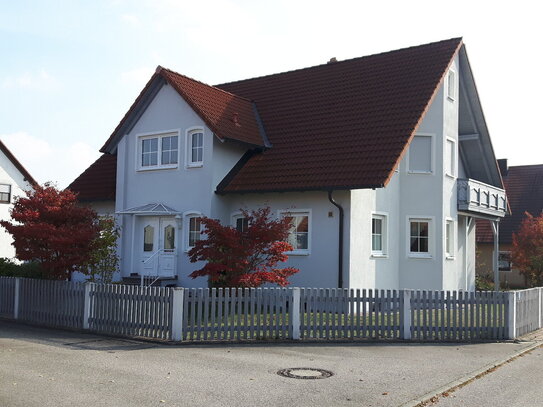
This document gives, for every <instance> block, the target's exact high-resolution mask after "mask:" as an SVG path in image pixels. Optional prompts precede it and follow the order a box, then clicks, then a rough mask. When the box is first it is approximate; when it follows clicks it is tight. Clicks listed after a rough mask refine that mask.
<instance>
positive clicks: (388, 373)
mask: <svg viewBox="0 0 543 407" xmlns="http://www.w3.org/2000/svg"><path fill="white" fill-rule="evenodd" d="M530 345H531V343H518V344H515V343H488V344H464V345H463V344H442V345H434V344H368V343H365V344H364V343H363V344H360V343H358V344H325V345H324V344H323V345H321V344H295V345H290V344H288V345H280V344H277V345H274V346H270V345H264V344H261V345H258V344H255V345H235V346H232V345H213V346H169V345H158V344H153V343H142V342H136V341H127V340H121V339H112V338H106V337H100V336H95V335H88V334H79V333H72V332H65V331H55V330H48V329H41V328H35V327H29V326H24V325H16V324H13V323H8V322H2V321H0V406H1V407H16V406H25V407H32V406H40V407H47V406H55V407H56V406H82V407H84V406H93V407H97V406H200V405H202V406H204V405H205V406H206V407H210V406H256V405H258V406H259V407H264V406H312V407H318V406H399V405H402V404H403V403H406V402H408V401H410V400H413V399H416V398H417V397H420V396H422V395H424V394H426V393H427V392H429V391H431V390H433V389H437V388H439V387H441V386H444V385H447V384H448V383H451V382H453V381H454V380H457V379H459V378H461V377H463V376H465V375H467V374H469V373H471V372H473V371H475V370H477V369H479V368H482V367H483V366H486V365H488V364H490V363H493V362H495V361H497V360H501V359H504V358H506V357H507V356H508V355H511V354H513V353H515V352H518V351H519V350H521V349H525V348H527V347H528V346H530ZM530 358H531V357H530ZM526 360H528V359H526ZM536 360H537V361H540V360H541V359H536ZM519 361H520V362H523V361H521V360H520V359H519ZM513 363H517V362H513ZM539 363H540V362H539ZM536 364H537V363H536ZM511 365H512V366H513V364H511ZM292 367H310V368H321V369H327V370H330V371H332V372H333V373H334V376H332V377H330V378H327V379H320V380H301V379H292V378H285V377H281V376H279V375H277V371H278V370H279V369H284V368H292ZM493 374H495V373H493ZM523 376H526V373H524V374H523ZM458 394H460V392H459V393H458ZM451 400H452V401H454V400H453V399H451ZM451 405H456V404H451ZM466 405H469V404H466ZM475 405H477V404H475ZM500 405H510V404H495V403H494V404H493V406H494V407H497V406H500ZM523 405H524V406H528V405H529V404H523Z"/></svg>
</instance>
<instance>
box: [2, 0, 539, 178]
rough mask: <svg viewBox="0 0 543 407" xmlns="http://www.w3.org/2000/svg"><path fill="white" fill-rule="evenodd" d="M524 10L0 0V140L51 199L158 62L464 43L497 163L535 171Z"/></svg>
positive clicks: (254, 67)
mask: <svg viewBox="0 0 543 407" xmlns="http://www.w3.org/2000/svg"><path fill="white" fill-rule="evenodd" d="M536 5H537V2H535V1H525V0H517V1H515V2H511V1H507V2H506V1H492V2H490V1H475V0H470V1H463V0H459V1H455V2H445V1H437V0H432V1H419V0H410V1H405V0H403V1H365V0H359V1H342V0H336V1H330V0H326V1H320V0H311V1H305V0H304V1H296V0H273V1H258V0H252V1H251V0H210V1H205V0H196V1H195V0H192V1H185V0H177V1H176V0H131V1H128V0H93V1H86V0H81V1H79V0H63V1H53V0H34V1H27V0H18V1H12V0H0V61H1V63H0V140H2V141H3V142H4V143H5V144H6V145H7V146H8V148H9V149H10V150H11V151H12V152H13V153H14V154H15V156H16V157H17V158H18V159H19V160H20V161H21V163H22V164H23V165H24V166H25V167H26V168H27V169H28V170H29V172H30V173H31V174H32V175H33V176H34V178H36V179H37V180H38V182H40V183H43V182H46V181H52V182H55V183H56V184H57V185H58V186H59V187H61V188H64V187H66V186H67V185H69V184H70V182H72V181H73V180H74V179H75V178H76V177H77V176H78V175H79V174H80V173H81V172H83V171H84V170H85V169H86V168H87V167H88V166H89V165H90V164H91V163H92V162H93V161H94V160H96V159H97V158H98V157H99V155H100V153H99V149H100V147H101V146H102V145H103V144H104V142H105V140H106V139H107V138H108V137H109V135H110V134H111V133H112V131H113V129H114V128H115V127H116V125H117V124H118V123H119V121H120V120H121V118H122V117H123V115H124V114H125V113H126V111H127V110H128V108H129V107H130V105H131V104H132V102H133V101H134V99H135V98H136V97H137V95H138V94H139V92H140V91H141V89H142V88H143V86H144V85H145V83H146V82H147V81H148V80H149V78H150V77H151V75H152V74H153V72H154V71H155V69H156V67H157V65H162V66H164V67H167V68H169V69H172V70H175V71H177V72H180V73H182V74H185V75H187V76H190V77H193V78H195V79H198V80H200V81H202V82H205V83H208V84H211V85H212V84H218V83H224V82H228V81H233V80H238V79H246V78H251V77H255V76H261V75H266V74H271V73H277V72H284V71H288V70H292V69H297V68H303V67H308V66H313V65H318V64H322V63H325V62H327V61H328V60H329V59H330V58H332V57H335V58H337V59H338V60H344V59H349V58H355V57H359V56H363V55H370V54H374V53H379V52H384V51H389V50H393V49H399V48H403V47H408V46H413V45H418V44H425V43H429V42H433V41H439V40H442V39H448V38H453V37H463V39H464V43H465V44H466V49H467V52H468V57H469V60H470V65H471V67H472V70H473V72H474V76H475V80H476V83H477V88H478V91H479V95H480V99H481V102H482V106H483V110H484V113H485V117H486V121H487V125H488V128H489V130H490V134H491V138H492V141H493V146H494V151H495V153H496V156H497V158H508V159H509V164H510V165H526V164H540V163H543V154H542V147H543V131H542V129H541V125H540V117H541V115H542V114H543V102H542V95H543V81H542V80H541V73H540V70H541V67H542V66H543V52H542V49H543V48H542V45H541V42H542V40H543V24H541V22H540V16H541V13H540V12H539V11H538V9H537V7H536Z"/></svg>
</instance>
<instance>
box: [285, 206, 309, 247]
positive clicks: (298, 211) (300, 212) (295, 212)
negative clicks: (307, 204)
mask: <svg viewBox="0 0 543 407" xmlns="http://www.w3.org/2000/svg"><path fill="white" fill-rule="evenodd" d="M287 214H290V215H293V216H296V215H307V249H295V250H293V251H291V252H285V254H287V255H289V256H309V255H310V254H311V233H312V229H313V227H312V223H313V220H312V211H311V209H298V208H296V209H279V210H278V211H277V215H278V218H279V219H281V218H282V217H284V216H285V215H287Z"/></svg>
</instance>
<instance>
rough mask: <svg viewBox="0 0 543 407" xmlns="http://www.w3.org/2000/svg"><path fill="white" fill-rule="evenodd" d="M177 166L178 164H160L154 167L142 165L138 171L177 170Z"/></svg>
mask: <svg viewBox="0 0 543 407" xmlns="http://www.w3.org/2000/svg"><path fill="white" fill-rule="evenodd" d="M176 168H179V166H178V165H160V166H158V165H157V166H154V167H140V168H138V169H137V171H138V172H145V171H157V170H175V169H176Z"/></svg>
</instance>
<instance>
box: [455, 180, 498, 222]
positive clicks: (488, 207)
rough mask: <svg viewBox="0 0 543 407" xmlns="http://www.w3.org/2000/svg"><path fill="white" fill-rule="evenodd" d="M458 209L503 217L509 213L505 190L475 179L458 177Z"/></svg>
mask: <svg viewBox="0 0 543 407" xmlns="http://www.w3.org/2000/svg"><path fill="white" fill-rule="evenodd" d="M457 185H458V210H459V211H462V212H470V213H472V214H474V215H475V214H481V215H487V216H493V217H500V218H503V217H504V216H505V214H506V213H507V196H506V195H505V191H504V190H503V189H500V188H496V187H494V186H492V185H488V184H485V183H484V182H480V181H475V180H473V179H458V180H457Z"/></svg>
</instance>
